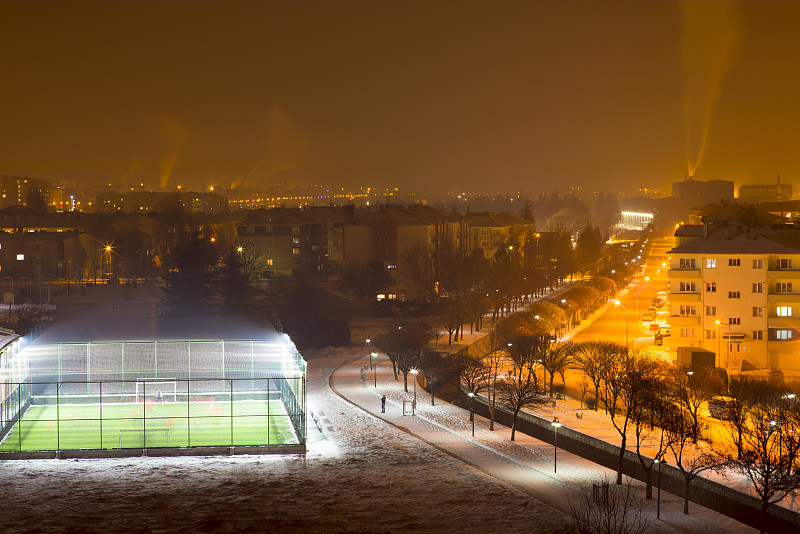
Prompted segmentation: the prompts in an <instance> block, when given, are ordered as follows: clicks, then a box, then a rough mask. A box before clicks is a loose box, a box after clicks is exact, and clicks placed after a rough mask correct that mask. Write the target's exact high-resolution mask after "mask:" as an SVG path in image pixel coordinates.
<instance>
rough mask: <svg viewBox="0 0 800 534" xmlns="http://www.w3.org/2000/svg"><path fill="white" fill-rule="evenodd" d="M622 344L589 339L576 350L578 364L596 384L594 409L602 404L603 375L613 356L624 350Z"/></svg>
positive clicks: (593, 383)
mask: <svg viewBox="0 0 800 534" xmlns="http://www.w3.org/2000/svg"><path fill="white" fill-rule="evenodd" d="M623 348H624V347H623V346H622V345H618V344H616V343H612V342H610V341H587V342H585V343H581V344H580V345H579V346H578V350H577V352H576V359H575V362H576V364H577V365H576V366H577V368H578V369H580V370H581V371H583V374H584V375H585V376H586V378H588V379H589V381H590V382H591V383H592V386H594V399H595V405H594V410H595V411H597V410H598V406H599V405H600V387H601V386H602V385H603V376H604V375H605V374H606V369H607V367H608V366H609V365H610V363H611V360H612V357H613V355H614V354H617V353H619V352H621V351H622V350H623Z"/></svg>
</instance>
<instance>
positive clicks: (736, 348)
mask: <svg viewBox="0 0 800 534" xmlns="http://www.w3.org/2000/svg"><path fill="white" fill-rule="evenodd" d="M728 351H729V352H730V353H732V354H736V353H738V352H741V351H742V344H741V343H728Z"/></svg>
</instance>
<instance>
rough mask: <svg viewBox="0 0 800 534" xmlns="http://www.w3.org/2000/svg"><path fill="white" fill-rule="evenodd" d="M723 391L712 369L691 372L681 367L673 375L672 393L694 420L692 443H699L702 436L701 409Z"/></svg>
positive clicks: (705, 368)
mask: <svg viewBox="0 0 800 534" xmlns="http://www.w3.org/2000/svg"><path fill="white" fill-rule="evenodd" d="M721 389H722V382H721V381H720V380H719V376H718V375H717V374H716V372H715V371H714V369H713V368H711V367H702V368H700V369H697V370H696V371H689V370H686V369H684V368H681V367H677V368H675V369H674V371H673V373H672V375H671V390H672V391H671V393H672V397H673V398H674V399H675V400H676V401H677V402H678V404H679V405H680V406H681V407H682V408H683V409H685V410H686V411H687V412H689V415H691V418H692V443H697V440H698V438H699V434H700V416H699V412H700V407H701V406H702V405H703V403H706V402H708V401H710V400H711V399H713V398H714V396H715V395H718V394H719V393H720V391H721Z"/></svg>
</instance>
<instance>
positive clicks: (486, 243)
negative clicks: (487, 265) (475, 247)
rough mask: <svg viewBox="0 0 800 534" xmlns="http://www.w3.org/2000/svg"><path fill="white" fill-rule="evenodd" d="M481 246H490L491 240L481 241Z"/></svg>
mask: <svg viewBox="0 0 800 534" xmlns="http://www.w3.org/2000/svg"><path fill="white" fill-rule="evenodd" d="M481 246H482V247H484V248H486V247H488V246H489V242H488V241H481Z"/></svg>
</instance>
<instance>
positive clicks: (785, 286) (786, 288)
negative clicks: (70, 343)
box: [17, 258, 792, 293]
mask: <svg viewBox="0 0 800 534" xmlns="http://www.w3.org/2000/svg"><path fill="white" fill-rule="evenodd" d="M17 259H19V258H17ZM775 292H776V293H791V292H792V283H791V282H778V283H777V284H775Z"/></svg>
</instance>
